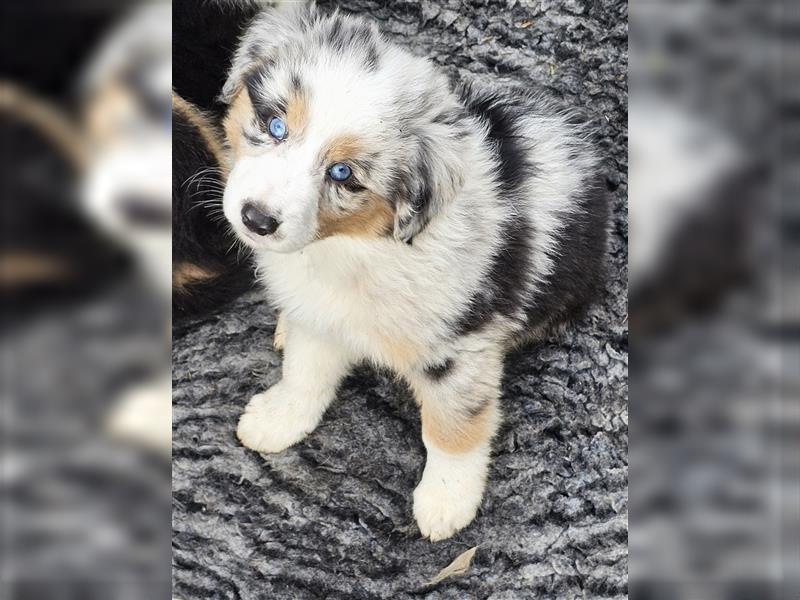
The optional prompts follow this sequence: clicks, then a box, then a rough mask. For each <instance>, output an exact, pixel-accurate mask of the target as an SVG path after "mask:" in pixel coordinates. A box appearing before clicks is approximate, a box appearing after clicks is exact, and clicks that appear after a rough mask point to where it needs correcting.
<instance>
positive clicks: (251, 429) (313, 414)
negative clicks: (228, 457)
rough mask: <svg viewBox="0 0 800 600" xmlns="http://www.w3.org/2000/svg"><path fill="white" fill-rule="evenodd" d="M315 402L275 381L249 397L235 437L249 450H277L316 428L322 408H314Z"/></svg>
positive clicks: (286, 446)
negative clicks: (266, 388)
mask: <svg viewBox="0 0 800 600" xmlns="http://www.w3.org/2000/svg"><path fill="white" fill-rule="evenodd" d="M316 404H317V403H315V402H310V401H309V400H308V398H306V397H304V396H303V395H302V392H299V391H297V390H292V389H290V388H289V387H288V386H287V385H286V384H285V383H284V382H281V383H278V384H277V385H274V386H273V387H271V388H270V389H268V390H267V391H266V392H263V393H261V394H256V395H255V396H253V397H252V398H251V399H250V402H249V403H248V404H247V408H245V411H244V414H243V415H242V416H241V418H240V419H239V427H238V428H237V430H236V436H237V437H238V438H239V441H240V442H242V444H243V445H244V446H246V447H247V448H250V449H251V450H255V451H257V452H266V453H273V452H280V451H282V450H285V449H286V448H288V447H290V446H293V445H294V444H296V443H297V442H299V441H300V440H302V439H303V438H305V437H306V436H307V435H308V434H309V433H311V432H312V431H314V429H316V427H317V425H318V424H319V422H320V420H321V419H322V411H318V410H314V406H315V405H316Z"/></svg>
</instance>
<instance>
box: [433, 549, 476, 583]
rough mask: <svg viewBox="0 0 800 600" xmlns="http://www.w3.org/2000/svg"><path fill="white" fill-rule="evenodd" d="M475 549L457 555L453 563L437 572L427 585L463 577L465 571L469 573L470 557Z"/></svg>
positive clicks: (473, 554)
mask: <svg viewBox="0 0 800 600" xmlns="http://www.w3.org/2000/svg"><path fill="white" fill-rule="evenodd" d="M477 549H478V547H477V546H475V547H473V548H470V549H469V550H467V551H466V552H462V553H461V554H459V555H458V556H457V557H456V559H455V560H454V561H453V562H451V563H450V564H449V565H447V566H446V567H445V568H444V569H442V570H441V571H439V572H438V573H437V574H436V576H435V577H434V578H433V579H431V580H430V581H429V582H428V584H427V585H436V584H437V583H439V582H441V581H444V580H445V579H447V578H448V577H456V576H458V575H464V574H465V573H466V572H467V571H469V567H470V565H471V564H472V557H473V556H475V551H476V550H477Z"/></svg>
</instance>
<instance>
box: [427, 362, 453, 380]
mask: <svg viewBox="0 0 800 600" xmlns="http://www.w3.org/2000/svg"><path fill="white" fill-rule="evenodd" d="M454 366H455V363H454V362H453V359H452V358H448V359H446V360H445V361H444V362H443V363H442V364H440V365H431V366H428V367H425V368H424V369H423V371H424V372H425V375H427V376H428V377H429V378H430V379H432V380H433V381H441V380H442V379H443V378H444V377H445V376H446V375H447V374H448V373H450V371H452V370H453V367H454Z"/></svg>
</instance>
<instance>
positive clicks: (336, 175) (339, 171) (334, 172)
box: [328, 163, 353, 181]
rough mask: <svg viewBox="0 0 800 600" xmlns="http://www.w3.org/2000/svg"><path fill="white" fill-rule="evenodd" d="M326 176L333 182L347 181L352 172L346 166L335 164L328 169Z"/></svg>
mask: <svg viewBox="0 0 800 600" xmlns="http://www.w3.org/2000/svg"><path fill="white" fill-rule="evenodd" d="M328 174H329V175H330V176H331V179H333V180H334V181H347V180H348V179H349V178H350V175H352V174H353V172H352V171H351V170H350V167H348V166H347V165H346V164H344V163H336V164H335V165H333V166H332V167H331V168H330V169H328Z"/></svg>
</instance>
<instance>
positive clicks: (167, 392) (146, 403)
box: [106, 377, 172, 455]
mask: <svg viewBox="0 0 800 600" xmlns="http://www.w3.org/2000/svg"><path fill="white" fill-rule="evenodd" d="M106 430H107V431H108V432H109V433H110V434H111V435H112V436H114V437H116V438H118V439H125V440H129V441H132V442H134V443H138V444H140V445H142V446H147V447H149V448H154V449H156V450H159V451H161V452H162V453H163V454H165V455H169V453H170V450H171V448H172V382H171V381H170V379H169V378H168V377H162V378H160V379H158V380H156V381H151V382H150V383H148V384H147V385H143V386H141V387H138V388H133V389H131V390H128V392H127V393H126V394H125V395H124V396H123V397H122V398H121V400H120V401H119V402H118V404H117V405H116V406H115V407H114V409H113V410H112V411H111V414H110V415H109V416H108V420H107V421H106Z"/></svg>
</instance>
